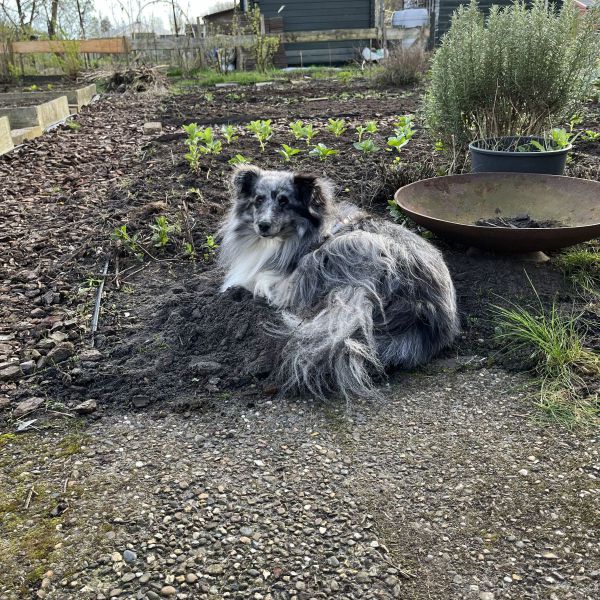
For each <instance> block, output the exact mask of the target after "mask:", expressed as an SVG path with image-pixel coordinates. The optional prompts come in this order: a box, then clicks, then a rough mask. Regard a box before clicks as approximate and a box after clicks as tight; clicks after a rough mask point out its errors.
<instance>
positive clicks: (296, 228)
mask: <svg viewBox="0 0 600 600" xmlns="http://www.w3.org/2000/svg"><path fill="white" fill-rule="evenodd" d="M231 187H232V191H233V196H234V211H235V214H236V216H237V217H238V219H240V220H241V221H242V222H244V223H246V224H248V226H249V227H252V228H253V230H254V232H255V233H256V235H258V236H261V237H264V238H274V237H280V238H281V237H284V238H285V237H290V236H293V235H302V234H303V233H304V232H306V231H307V230H309V229H311V228H313V229H314V228H318V227H319V226H320V225H321V222H322V220H323V217H324V215H325V213H326V211H327V209H328V205H329V202H330V200H331V197H332V193H333V186H332V184H331V183H330V182H329V181H327V180H326V179H321V178H319V177H316V176H314V175H308V174H305V173H291V172H289V171H263V170H262V169H259V168H258V167H254V166H251V165H240V166H239V167H237V168H236V170H235V171H234V173H233V175H232V177H231Z"/></svg>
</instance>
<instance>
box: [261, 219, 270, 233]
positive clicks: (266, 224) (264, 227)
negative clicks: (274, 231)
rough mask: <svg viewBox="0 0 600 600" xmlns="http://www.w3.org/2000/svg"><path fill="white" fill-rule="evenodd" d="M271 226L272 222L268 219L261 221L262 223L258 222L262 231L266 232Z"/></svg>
mask: <svg viewBox="0 0 600 600" xmlns="http://www.w3.org/2000/svg"><path fill="white" fill-rule="evenodd" d="M270 227H271V223H269V222H268V221H260V223H259V224H258V229H259V231H260V232H261V233H266V232H267V231H269V229H270Z"/></svg>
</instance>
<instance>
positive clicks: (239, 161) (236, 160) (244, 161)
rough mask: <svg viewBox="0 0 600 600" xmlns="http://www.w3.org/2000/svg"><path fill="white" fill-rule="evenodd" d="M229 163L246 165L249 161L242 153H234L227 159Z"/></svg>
mask: <svg viewBox="0 0 600 600" xmlns="http://www.w3.org/2000/svg"><path fill="white" fill-rule="evenodd" d="M227 162H228V163H229V164H230V165H246V164H248V163H249V162H250V161H249V160H248V159H247V158H246V157H245V156H244V155H242V154H236V155H235V156H234V157H233V158H230V159H229V160H228V161H227Z"/></svg>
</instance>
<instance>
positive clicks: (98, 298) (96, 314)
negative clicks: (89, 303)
mask: <svg viewBox="0 0 600 600" xmlns="http://www.w3.org/2000/svg"><path fill="white" fill-rule="evenodd" d="M109 262H110V260H108V259H107V260H106V263H105V264H104V269H103V271H102V280H101V281H100V285H99V286H98V293H97V294H96V304H95V306H94V314H93V315H92V348H93V347H94V335H95V333H96V330H97V329H98V319H99V317H100V303H101V302H102V292H103V291H104V282H105V281H106V274H107V273H108V263H109Z"/></svg>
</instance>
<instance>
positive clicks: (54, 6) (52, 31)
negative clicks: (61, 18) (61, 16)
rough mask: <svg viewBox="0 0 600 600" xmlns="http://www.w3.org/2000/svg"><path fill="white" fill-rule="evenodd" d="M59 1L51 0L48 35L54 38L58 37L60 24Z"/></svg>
mask: <svg viewBox="0 0 600 600" xmlns="http://www.w3.org/2000/svg"><path fill="white" fill-rule="evenodd" d="M58 2H59V0H51V4H50V18H49V19H48V37H49V38H50V39H51V40H53V39H54V38H55V37H56V29H57V27H56V26H57V24H58Z"/></svg>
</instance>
